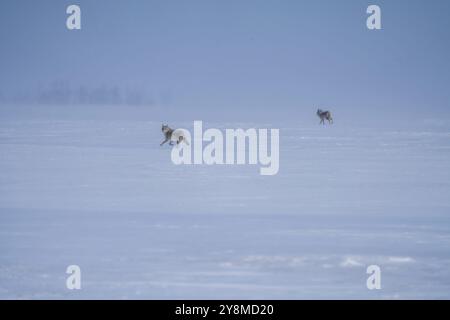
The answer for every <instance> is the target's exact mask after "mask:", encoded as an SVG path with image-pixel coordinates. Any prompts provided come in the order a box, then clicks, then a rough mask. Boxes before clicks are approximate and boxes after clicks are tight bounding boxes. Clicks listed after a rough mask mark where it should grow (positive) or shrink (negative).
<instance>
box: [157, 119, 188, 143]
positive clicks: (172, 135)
mask: <svg viewBox="0 0 450 320" xmlns="http://www.w3.org/2000/svg"><path fill="white" fill-rule="evenodd" d="M161 131H162V133H163V135H164V141H163V142H161V144H160V146H162V145H163V144H164V143H166V142H167V141H169V144H170V145H171V146H172V145H173V140H176V141H177V144H180V143H181V142H183V141H184V143H186V144H187V145H189V142H188V141H187V139H186V138H185V137H184V134H183V131H182V130H178V129H175V130H174V129H172V128H170V127H169V126H168V125H167V124H163V125H162V128H161Z"/></svg>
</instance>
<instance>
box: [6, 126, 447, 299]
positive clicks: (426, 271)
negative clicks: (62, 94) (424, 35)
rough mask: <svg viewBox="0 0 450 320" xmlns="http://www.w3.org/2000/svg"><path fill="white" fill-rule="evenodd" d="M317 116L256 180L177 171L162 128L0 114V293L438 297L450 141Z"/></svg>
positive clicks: (235, 170)
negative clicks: (71, 274) (272, 169)
mask: <svg viewBox="0 0 450 320" xmlns="http://www.w3.org/2000/svg"><path fill="white" fill-rule="evenodd" d="M315 120H317V119H314V125H311V126H309V127H304V126H302V125H298V126H297V125H295V124H294V125H289V126H286V127H279V129H280V144H281V147H280V171H279V173H278V174H277V175H275V176H261V175H259V166H254V165H244V166H237V165H234V166H226V165H223V166H220V165H215V166H207V165H200V166H195V165H193V166H175V165H174V164H173V163H172V162H171V159H170V150H171V149H170V147H169V146H168V145H165V146H163V147H160V146H159V143H160V142H161V141H162V140H163V136H162V133H161V128H160V127H161V123H160V122H151V121H131V120H123V121H119V120H111V121H106V120H81V119H79V120H45V119H40V120H39V119H34V120H33V119H28V120H27V119H22V120H19V119H1V120H0V298H2V299H53V298H56V299H85V298H87V299H91V298H95V299H106V298H113V299H313V298H324V299H347V298H356V299H366V298H367V299H396V298H404V299H417V298H425V299H429V298H445V299H449V298H450V250H449V248H450V224H449V222H450V216H449V214H450V132H448V131H446V130H435V129H433V128H431V129H430V130H422V129H421V130H407V129H405V130H397V131H396V130H388V129H383V130H381V129H378V130H377V129H364V128H351V127H341V126H339V123H338V122H337V123H336V124H335V125H333V126H319V125H315V124H316V122H315ZM317 122H318V121H317ZM175 125H178V126H179V127H183V128H190V127H192V123H189V122H186V123H179V124H175ZM204 126H205V127H219V128H236V127H242V128H244V129H245V128H251V127H255V128H271V127H272V126H271V124H267V123H208V122H204ZM72 264H75V265H79V266H80V268H81V271H82V288H81V290H68V289H67V288H66V278H67V277H68V275H67V274H66V273H65V271H66V268H67V266H69V265H72ZM372 264H376V265H379V266H380V268H381V271H382V274H381V275H382V277H381V285H382V288H381V290H368V289H367V287H366V279H367V277H368V274H366V268H367V266H369V265H372Z"/></svg>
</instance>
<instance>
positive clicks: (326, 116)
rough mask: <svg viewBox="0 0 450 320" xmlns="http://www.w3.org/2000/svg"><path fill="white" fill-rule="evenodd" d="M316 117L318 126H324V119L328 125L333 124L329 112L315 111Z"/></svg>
mask: <svg viewBox="0 0 450 320" xmlns="http://www.w3.org/2000/svg"><path fill="white" fill-rule="evenodd" d="M317 116H318V117H319V118H320V122H319V124H321V123H322V124H325V119H326V120H328V123H333V117H331V112H330V111H322V110H321V109H317Z"/></svg>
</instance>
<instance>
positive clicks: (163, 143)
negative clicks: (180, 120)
mask: <svg viewBox="0 0 450 320" xmlns="http://www.w3.org/2000/svg"><path fill="white" fill-rule="evenodd" d="M167 141H169V139H166V140H164V141H163V142H161V144H160V146H162V145H163V144H164V143H166V142H167Z"/></svg>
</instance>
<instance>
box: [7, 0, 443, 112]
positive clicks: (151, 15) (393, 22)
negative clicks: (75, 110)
mask: <svg viewBox="0 0 450 320" xmlns="http://www.w3.org/2000/svg"><path fill="white" fill-rule="evenodd" d="M69 4H78V5H80V6H81V10H82V30H80V31H69V30H67V29H66V24H65V21H66V17H67V14H66V12H65V10H66V7H67V6H68V5H69ZM369 4H378V5H379V6H380V7H381V9H382V28H383V29H382V30H380V31H369V30H368V29H367V28H366V18H367V14H366V8H367V6H368V5H369ZM0 8H1V9H0V39H1V51H0V55H1V59H0V70H1V72H0V86H1V87H0V94H1V95H2V96H3V100H5V97H7V99H9V98H10V97H12V96H16V95H21V94H22V95H32V96H33V95H34V94H36V92H41V91H43V90H46V88H48V87H50V86H51V85H52V83H54V82H55V81H58V82H63V83H65V84H66V85H68V86H70V87H73V88H79V87H80V86H84V87H87V88H98V87H102V86H104V87H118V88H120V89H121V90H122V89H123V90H136V91H138V92H141V93H144V94H145V95H146V96H148V97H151V99H152V100H153V101H154V103H156V104H165V105H167V106H168V107H169V108H171V110H176V111H177V112H178V111H179V113H178V114H182V113H183V112H185V111H186V110H189V112H193V113H194V115H193V118H195V117H196V116H197V114H198V115H205V116H206V115H208V114H209V115H220V114H223V115H228V116H229V115H230V114H232V115H233V117H236V118H238V117H239V115H241V114H242V115H244V114H246V115H249V114H250V115H251V114H263V115H267V116H268V117H271V116H272V115H273V114H276V115H278V116H281V117H286V118H292V117H295V116H296V114H298V115H300V116H301V115H302V114H303V113H302V112H308V113H309V112H310V110H311V109H314V108H315V106H325V107H330V108H332V109H333V110H337V111H338V112H339V111H340V112H341V113H346V114H348V113H350V112H358V111H361V112H369V111H374V110H376V112H378V113H379V114H381V115H382V117H383V116H387V115H388V114H390V113H391V112H394V113H395V112H396V111H398V110H401V111H405V110H408V111H409V112H410V113H411V114H418V115H423V114H428V113H436V112H439V113H444V114H445V115H446V116H447V115H450V112H449V110H450V109H449V107H450V105H449V101H450V85H449V84H450V59H449V58H448V57H450V52H449V51H450V44H449V39H450V19H449V18H448V14H449V12H450V1H446V0H434V1H406V0H405V1H402V0H395V1H364V0H361V1H360V0H349V1H334V0H333V1H331V0H330V1H312V0H309V1H272V0H265V1H242V0H239V1H236V0H227V1H222V0H221V1H211V0H209V1H197V0H193V1H143V0H142V1H137V0H133V1H122V0H114V1H105V0H95V1H92V0H91V1H87V0H81V1H62V0H41V1H24V0H3V1H1V3H0ZM195 113H197V114H195ZM197 118H198V117H197Z"/></svg>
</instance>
